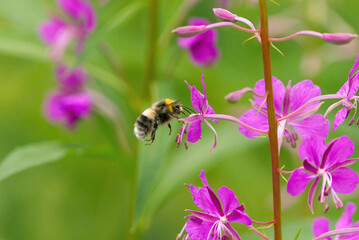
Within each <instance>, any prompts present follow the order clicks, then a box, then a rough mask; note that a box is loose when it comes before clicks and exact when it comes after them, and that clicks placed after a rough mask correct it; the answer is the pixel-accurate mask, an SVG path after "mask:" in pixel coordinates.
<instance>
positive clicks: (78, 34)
mask: <svg viewBox="0 0 359 240" xmlns="http://www.w3.org/2000/svg"><path fill="white" fill-rule="evenodd" d="M57 3H58V5H59V7H60V8H61V10H62V11H63V12H64V13H65V14H66V15H67V16H66V18H61V17H58V16H54V17H51V18H50V19H49V20H48V21H47V22H44V23H42V24H41V25H40V27H39V33H40V36H41V38H42V39H43V40H44V42H45V43H47V44H49V45H50V46H51V52H50V57H51V58H52V59H53V60H55V61H59V60H61V59H62V57H63V54H64V52H65V50H66V48H67V46H68V45H69V44H70V43H71V42H72V41H73V40H75V41H76V42H77V44H76V50H75V52H76V54H80V53H81V51H82V49H83V47H84V44H85V40H86V38H87V36H88V35H89V34H90V33H92V32H93V31H94V29H95V25H96V18H95V12H94V10H93V8H92V6H91V5H90V4H89V3H88V2H86V0H57Z"/></svg>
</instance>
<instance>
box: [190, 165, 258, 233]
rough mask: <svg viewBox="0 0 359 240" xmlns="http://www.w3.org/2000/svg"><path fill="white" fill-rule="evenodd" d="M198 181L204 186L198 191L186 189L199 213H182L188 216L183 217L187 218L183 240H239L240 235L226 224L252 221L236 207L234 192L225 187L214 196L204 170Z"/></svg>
mask: <svg viewBox="0 0 359 240" xmlns="http://www.w3.org/2000/svg"><path fill="white" fill-rule="evenodd" d="M200 178H201V180H202V183H203V185H204V186H203V187H202V188H197V187H195V186H193V185H191V186H189V188H190V190H191V193H192V196H193V202H194V203H195V204H196V205H197V206H198V207H199V208H200V209H201V210H202V211H203V212H199V211H193V210H186V211H188V212H190V213H191V215H190V216H187V217H186V218H188V219H189V220H188V221H187V223H186V232H187V234H188V235H187V239H191V240H203V239H208V240H217V239H221V240H222V239H223V240H224V239H235V240H240V239H241V238H240V236H239V235H238V233H237V232H236V230H234V228H233V227H232V226H231V225H230V223H233V222H237V223H241V224H245V225H247V226H250V225H251V224H252V220H251V219H250V218H249V216H248V215H247V214H246V213H245V212H244V206H243V205H239V202H238V199H237V197H236V195H235V194H234V192H233V191H232V190H231V189H229V188H227V187H225V186H223V187H221V188H219V189H218V191H217V195H218V197H217V196H216V194H215V192H214V191H213V189H212V188H211V187H210V186H209V185H208V183H207V180H206V176H205V172H204V170H202V171H201V174H200ZM221 202H222V205H221Z"/></svg>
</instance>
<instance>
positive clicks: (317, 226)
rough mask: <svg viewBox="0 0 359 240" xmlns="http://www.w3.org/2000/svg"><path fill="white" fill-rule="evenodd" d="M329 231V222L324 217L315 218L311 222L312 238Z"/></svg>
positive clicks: (326, 239)
mask: <svg viewBox="0 0 359 240" xmlns="http://www.w3.org/2000/svg"><path fill="white" fill-rule="evenodd" d="M329 230H330V221H329V219H327V218H325V217H320V218H316V219H314V221H313V226H312V231H313V234H314V237H318V236H320V235H322V234H323V233H326V232H329ZM323 239H325V240H331V239H332V238H331V237H327V238H323Z"/></svg>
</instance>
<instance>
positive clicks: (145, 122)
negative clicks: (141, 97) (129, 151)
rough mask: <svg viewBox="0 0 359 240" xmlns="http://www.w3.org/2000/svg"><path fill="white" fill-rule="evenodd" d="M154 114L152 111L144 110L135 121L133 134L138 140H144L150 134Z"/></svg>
mask: <svg viewBox="0 0 359 240" xmlns="http://www.w3.org/2000/svg"><path fill="white" fill-rule="evenodd" d="M155 117H156V113H155V111H154V110H152V109H150V108H149V109H146V110H145V111H144V112H143V113H142V114H141V115H140V116H139V117H138V118H137V120H136V122H135V129H134V133H135V135H136V137H137V138H138V139H140V140H145V138H146V136H147V135H148V134H149V133H150V132H152V131H153V130H154V129H153V124H154V119H155Z"/></svg>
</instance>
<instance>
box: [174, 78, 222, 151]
mask: <svg viewBox="0 0 359 240" xmlns="http://www.w3.org/2000/svg"><path fill="white" fill-rule="evenodd" d="M186 84H187V86H188V88H189V90H190V91H191V102H192V105H193V107H194V109H195V110H196V111H197V112H198V114H191V115H190V116H189V117H188V118H185V119H181V121H183V122H184V124H183V126H182V127H181V130H180V133H179V134H178V135H177V138H176V142H177V147H179V145H180V144H181V143H182V140H183V137H184V135H185V134H186V133H187V140H186V143H185V144H186V146H187V144H188V143H187V141H188V142H191V143H195V142H197V141H198V140H199V139H200V138H201V137H202V122H204V123H205V124H206V125H207V126H208V127H209V128H211V130H212V131H213V132H214V136H215V140H214V145H213V147H212V148H211V151H212V150H213V149H214V148H215V147H216V145H217V133H216V131H215V130H214V128H213V127H212V125H211V124H210V123H209V122H208V121H207V119H208V117H210V115H211V114H215V112H214V110H213V108H212V107H211V106H210V105H209V104H208V101H207V94H206V85H205V83H204V78H203V75H202V84H203V93H204V94H202V93H200V92H199V91H198V90H197V88H196V87H195V86H191V85H189V84H188V83H187V82H186ZM211 120H212V121H214V122H215V123H218V120H216V119H211ZM187 125H189V126H188V129H187Z"/></svg>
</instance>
